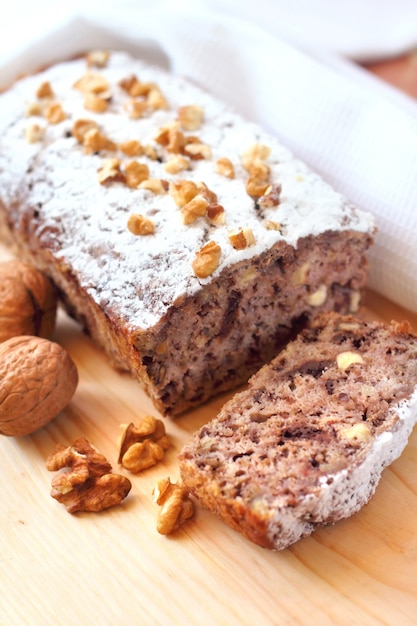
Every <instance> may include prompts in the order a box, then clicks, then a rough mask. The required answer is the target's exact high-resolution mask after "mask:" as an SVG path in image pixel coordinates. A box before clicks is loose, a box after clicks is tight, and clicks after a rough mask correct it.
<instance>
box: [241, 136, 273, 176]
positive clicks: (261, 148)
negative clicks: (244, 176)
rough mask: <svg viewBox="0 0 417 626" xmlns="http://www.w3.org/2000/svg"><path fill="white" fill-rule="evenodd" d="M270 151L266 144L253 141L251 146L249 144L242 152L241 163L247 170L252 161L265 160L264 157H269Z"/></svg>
mask: <svg viewBox="0 0 417 626" xmlns="http://www.w3.org/2000/svg"><path fill="white" fill-rule="evenodd" d="M270 153H271V148H268V146H265V145H263V144H261V143H255V144H253V145H252V146H249V148H247V149H246V150H245V151H244V152H243V153H242V165H243V167H244V168H245V169H246V170H248V171H249V170H250V167H251V166H252V164H253V163H254V161H258V160H260V161H265V159H267V158H268V157H269V155H270Z"/></svg>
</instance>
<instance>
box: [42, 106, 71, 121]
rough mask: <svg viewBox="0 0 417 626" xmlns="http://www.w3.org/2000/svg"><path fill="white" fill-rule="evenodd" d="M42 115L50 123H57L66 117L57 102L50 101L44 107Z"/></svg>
mask: <svg viewBox="0 0 417 626" xmlns="http://www.w3.org/2000/svg"><path fill="white" fill-rule="evenodd" d="M44 116H45V118H46V119H47V120H48V122H49V123H50V124H59V122H63V121H64V120H65V119H66V117H67V115H66V113H65V111H64V110H63V108H62V105H61V104H60V103H59V102H50V103H49V104H48V105H47V106H46V107H45V109H44Z"/></svg>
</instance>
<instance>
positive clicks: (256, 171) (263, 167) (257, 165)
mask: <svg viewBox="0 0 417 626" xmlns="http://www.w3.org/2000/svg"><path fill="white" fill-rule="evenodd" d="M248 171H249V176H250V177H251V178H254V179H256V180H259V181H262V182H266V181H267V180H268V179H269V174H270V171H271V170H270V167H269V165H267V164H266V163H264V161H261V160H260V159H254V160H253V161H252V163H251V164H250V165H249V167H248Z"/></svg>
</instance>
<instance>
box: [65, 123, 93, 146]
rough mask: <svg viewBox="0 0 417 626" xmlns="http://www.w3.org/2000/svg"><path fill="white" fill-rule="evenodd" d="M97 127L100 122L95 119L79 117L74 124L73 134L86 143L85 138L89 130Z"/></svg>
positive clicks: (80, 141)
mask: <svg viewBox="0 0 417 626" xmlns="http://www.w3.org/2000/svg"><path fill="white" fill-rule="evenodd" d="M93 129H97V130H98V124H97V122H95V121H94V120H84V119H78V120H76V121H75V122H74V124H73V126H72V131H71V132H72V135H73V137H75V138H76V140H77V141H78V142H79V143H84V138H85V136H86V134H87V133H88V131H89V130H93Z"/></svg>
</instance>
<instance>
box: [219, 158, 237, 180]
mask: <svg viewBox="0 0 417 626" xmlns="http://www.w3.org/2000/svg"><path fill="white" fill-rule="evenodd" d="M216 172H217V173H218V174H221V175H222V176H226V177H227V178H234V177H235V168H234V167H233V163H232V162H231V160H230V159H227V158H226V157H223V158H220V159H217V161H216Z"/></svg>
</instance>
